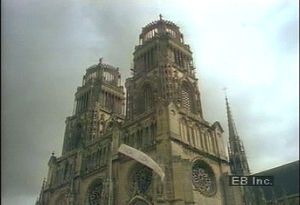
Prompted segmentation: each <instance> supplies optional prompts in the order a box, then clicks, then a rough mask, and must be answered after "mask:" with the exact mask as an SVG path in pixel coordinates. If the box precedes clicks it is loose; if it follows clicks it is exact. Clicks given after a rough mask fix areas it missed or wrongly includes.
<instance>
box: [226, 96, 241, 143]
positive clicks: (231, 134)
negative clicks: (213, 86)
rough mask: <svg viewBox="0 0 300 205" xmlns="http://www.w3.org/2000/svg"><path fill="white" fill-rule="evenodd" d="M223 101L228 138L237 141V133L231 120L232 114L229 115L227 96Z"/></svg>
mask: <svg viewBox="0 0 300 205" xmlns="http://www.w3.org/2000/svg"><path fill="white" fill-rule="evenodd" d="M225 100H226V111H227V120H228V130H229V138H231V139H239V136H238V132H237V130H236V127H235V124H234V120H233V117H232V113H231V110H230V106H229V102H228V98H227V95H225Z"/></svg>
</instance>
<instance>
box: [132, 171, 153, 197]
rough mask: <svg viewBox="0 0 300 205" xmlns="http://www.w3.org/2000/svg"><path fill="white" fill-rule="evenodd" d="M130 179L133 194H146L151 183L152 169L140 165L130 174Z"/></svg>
mask: <svg viewBox="0 0 300 205" xmlns="http://www.w3.org/2000/svg"><path fill="white" fill-rule="evenodd" d="M129 180H130V181H131V182H130V187H129V192H130V193H131V194H132V195H136V194H145V193H146V192H147V191H148V190H149V187H150V185H151V181H152V170H151V169H149V168H148V167H145V166H142V165H138V166H137V167H135V169H134V170H133V172H132V173H131V175H130V176H129Z"/></svg>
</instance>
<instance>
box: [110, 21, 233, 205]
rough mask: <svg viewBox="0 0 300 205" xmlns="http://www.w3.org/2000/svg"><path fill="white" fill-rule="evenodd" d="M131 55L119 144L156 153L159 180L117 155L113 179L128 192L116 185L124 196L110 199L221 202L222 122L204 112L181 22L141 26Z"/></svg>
mask: <svg viewBox="0 0 300 205" xmlns="http://www.w3.org/2000/svg"><path fill="white" fill-rule="evenodd" d="M133 56H134V59H133V61H134V63H133V68H132V69H131V71H132V77H131V78H129V79H127V80H126V84H125V86H126V90H127V96H126V105H127V107H126V119H125V122H124V126H123V135H122V139H121V143H124V144H127V145H129V146H131V147H134V148H136V149H139V150H141V151H143V152H144V153H146V154H147V155H148V156H150V157H151V158H152V159H154V160H155V161H156V162H157V163H158V164H159V165H160V166H161V168H162V169H163V170H164V172H165V180H164V181H163V182H162V181H161V180H160V178H159V177H158V176H157V175H155V174H153V173H152V175H150V174H149V173H148V172H146V171H145V170H147V169H145V168H141V167H140V166H138V165H137V163H136V162H135V161H134V160H129V159H127V158H126V157H125V158H123V159H122V156H121V158H120V161H119V162H117V161H116V163H115V167H118V169H121V170H123V172H122V174H119V180H120V181H125V182H126V183H127V184H129V187H130V188H129V189H130V190H134V191H130V192H129V193H128V194H126V192H128V191H126V189H125V188H123V187H122V186H119V187H118V191H117V193H119V196H118V197H117V198H116V200H118V199H122V200H124V199H126V200H125V203H124V202H123V201H121V200H119V201H116V204H133V205H135V204H139V203H135V201H136V199H139V200H142V201H145V204H148V203H149V204H152V203H153V204H170V203H171V202H172V204H178V205H179V204H214V205H223V204H224V201H223V200H222V198H223V197H224V194H225V192H224V186H223V183H222V182H221V178H222V177H223V174H224V173H228V172H229V163H228V160H227V156H226V151H225V145H224V143H223V137H222V133H223V129H222V127H221V125H220V123H219V122H215V123H213V124H210V123H209V122H207V121H206V120H205V119H204V116H203V112H202V106H201V98H200V90H199V88H198V79H197V78H196V75H195V74H196V73H195V71H196V68H195V67H194V65H193V57H192V51H191V50H190V47H189V45H187V44H186V43H185V42H184V37H183V34H182V33H181V31H180V29H179V27H178V26H177V25H176V24H174V23H173V22H171V21H168V20H165V19H163V18H162V16H161V15H160V17H159V19H158V20H157V21H154V22H151V23H149V24H148V25H146V26H145V27H143V28H142V32H141V34H140V35H139V45H137V46H135V49H134V53H133ZM139 167H140V168H139ZM143 169H144V171H143ZM114 172H115V174H117V172H118V171H117V170H115V171H114ZM132 172H135V173H144V174H145V176H148V177H144V178H143V179H138V177H137V176H139V175H142V174H137V176H135V175H134V176H132V174H131V173H132ZM147 173H148V174H147ZM132 179H136V180H135V182H133V180H132ZM146 179H147V180H146ZM139 184H140V185H141V186H139ZM142 185H144V187H143V186H142ZM142 187H143V188H142ZM145 187H146V188H145ZM233 204H234V203H233ZM231 205H232V204H231Z"/></svg>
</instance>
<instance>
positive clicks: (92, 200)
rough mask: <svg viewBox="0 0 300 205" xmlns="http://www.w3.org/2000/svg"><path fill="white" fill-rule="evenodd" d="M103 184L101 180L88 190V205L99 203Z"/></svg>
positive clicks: (97, 204) (98, 204)
mask: <svg viewBox="0 0 300 205" xmlns="http://www.w3.org/2000/svg"><path fill="white" fill-rule="evenodd" d="M102 191H103V184H102V182H100V181H99V182H98V183H96V184H95V185H94V186H93V187H92V188H91V190H90V192H89V195H88V202H89V203H88V204H89V205H100V204H101V203H100V202H101V198H102Z"/></svg>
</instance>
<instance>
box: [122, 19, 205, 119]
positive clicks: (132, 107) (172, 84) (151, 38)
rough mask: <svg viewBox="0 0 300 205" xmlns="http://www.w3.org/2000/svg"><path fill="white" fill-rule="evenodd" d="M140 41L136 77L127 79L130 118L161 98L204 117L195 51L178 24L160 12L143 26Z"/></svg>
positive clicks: (137, 47)
mask: <svg viewBox="0 0 300 205" xmlns="http://www.w3.org/2000/svg"><path fill="white" fill-rule="evenodd" d="M139 42H140V44H139V45H137V46H136V47H135V50H134V53H133V55H134V66H133V69H132V71H133V77H132V78H130V79H128V80H127V82H126V88H127V91H128V93H127V105H128V106H127V115H126V116H127V118H129V119H133V118H134V117H136V116H138V115H139V114H142V113H143V112H144V111H147V110H149V109H151V108H152V107H153V106H154V105H155V104H156V103H157V101H159V100H161V101H163V102H165V103H170V102H173V103H175V104H176V105H178V106H179V107H181V108H182V109H184V110H185V111H186V112H187V113H190V114H192V115H194V116H198V117H200V118H203V114H202V108H201V101H200V92H199V90H198V88H197V79H196V77H195V67H194V66H193V61H192V52H191V50H190V47H189V46H188V45H187V44H185V43H184V38H183V35H182V33H181V32H180V30H179V27H178V26H177V25H175V24H174V23H173V22H171V21H166V20H164V19H162V16H161V15H160V19H159V20H158V21H155V22H152V23H150V24H148V25H146V26H145V27H144V28H143V29H142V33H141V34H140V36H139ZM179 79H181V80H179ZM137 87H138V88H139V89H136V88H137Z"/></svg>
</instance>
